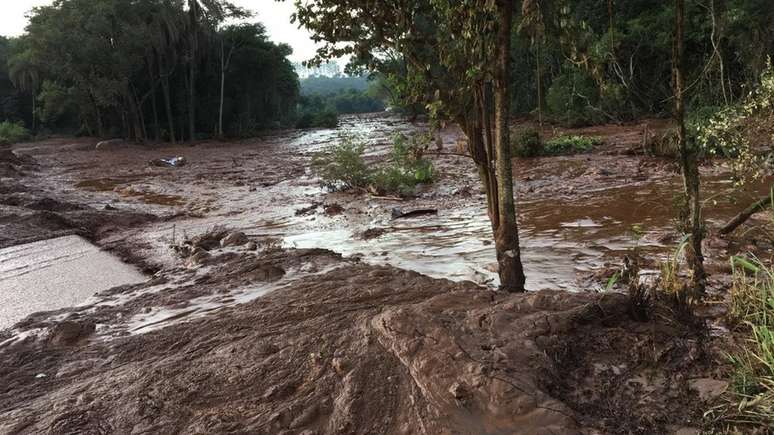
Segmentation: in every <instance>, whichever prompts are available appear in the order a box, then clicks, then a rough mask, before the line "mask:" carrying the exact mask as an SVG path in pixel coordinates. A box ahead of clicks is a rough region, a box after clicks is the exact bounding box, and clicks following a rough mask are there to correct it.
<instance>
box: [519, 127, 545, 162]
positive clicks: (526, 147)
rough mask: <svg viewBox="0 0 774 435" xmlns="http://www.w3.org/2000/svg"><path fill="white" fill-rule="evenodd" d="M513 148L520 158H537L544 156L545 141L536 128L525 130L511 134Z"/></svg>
mask: <svg viewBox="0 0 774 435" xmlns="http://www.w3.org/2000/svg"><path fill="white" fill-rule="evenodd" d="M511 148H512V150H513V154H514V155H515V156H518V157H522V158H524V157H537V156H541V155H543V154H544V151H545V150H544V149H543V139H542V137H541V136H540V132H539V131H538V130H537V129H535V128H524V129H521V130H519V131H517V132H515V134H511Z"/></svg>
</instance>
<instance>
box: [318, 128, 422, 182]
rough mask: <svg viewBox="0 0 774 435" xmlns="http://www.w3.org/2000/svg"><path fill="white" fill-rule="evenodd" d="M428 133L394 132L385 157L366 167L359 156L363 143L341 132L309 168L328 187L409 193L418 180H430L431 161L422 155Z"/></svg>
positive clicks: (361, 153)
mask: <svg viewBox="0 0 774 435" xmlns="http://www.w3.org/2000/svg"><path fill="white" fill-rule="evenodd" d="M429 144H430V137H429V135H416V136H413V137H410V138H408V137H406V136H403V135H396V136H395V137H394V138H393V145H392V149H391V151H390V154H389V155H388V157H387V159H386V160H385V161H384V162H382V163H381V164H379V165H375V166H374V167H369V165H368V164H366V162H365V160H364V159H363V152H364V150H365V144H363V143H362V142H360V141H357V140H355V139H354V138H352V137H347V136H344V137H342V138H340V139H339V141H338V142H337V143H334V144H332V145H330V146H328V147H327V148H325V149H324V150H322V151H321V152H319V153H316V154H315V155H314V156H313V158H312V170H313V171H314V173H315V175H317V176H318V177H320V179H321V182H322V185H323V187H326V188H328V189H331V190H345V189H352V188H360V189H368V190H370V191H371V192H373V193H376V194H379V195H388V194H398V195H411V194H412V193H413V192H414V188H415V187H416V186H417V185H418V184H421V183H430V182H432V181H433V176H434V168H433V164H432V163H431V162H430V161H429V160H427V159H426V158H424V157H423V153H424V152H425V150H427V147H428V146H429Z"/></svg>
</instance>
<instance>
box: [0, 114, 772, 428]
mask: <svg viewBox="0 0 774 435" xmlns="http://www.w3.org/2000/svg"><path fill="white" fill-rule="evenodd" d="M652 123H653V125H656V126H658V125H661V124H663V123H659V122H657V121H654V122H652ZM654 128H655V127H654ZM426 129H427V126H426V125H424V124H421V123H416V124H412V123H409V122H407V121H406V120H403V119H401V118H398V117H394V116H390V115H386V114H374V115H364V116H353V117H346V118H344V119H343V120H342V122H341V124H340V126H339V128H338V129H333V130H309V131H281V132H275V133H272V134H267V135H265V136H264V137H260V138H255V139H250V140H244V141H234V142H201V143H196V144H193V145H177V146H172V145H168V144H165V145H154V144H146V145H135V144H125V143H124V144H122V143H115V144H113V145H111V147H109V148H103V149H99V150H97V149H95V147H94V141H93V140H90V139H86V138H83V139H71V138H56V139H51V140H48V141H42V142H34V143H30V144H24V145H18V146H16V147H15V148H14V152H15V153H16V155H29V156H30V157H29V158H25V159H24V160H23V161H22V160H21V159H20V158H19V161H14V163H13V165H12V166H11V169H12V170H13V173H9V175H10V176H9V177H7V178H4V179H3V184H2V190H0V212H2V215H1V216H0V247H1V248H4V249H3V250H0V286H2V289H3V292H2V293H0V298H6V299H0V302H2V305H3V309H5V310H6V311H2V309H0V322H5V323H0V385H3V388H0V433H171V432H175V433H225V432H233V433H260V434H264V433H265V434H278V433H282V434H306V435H309V434H322V433H417V434H435V433H492V434H500V433H529V434H533V433H567V434H578V433H588V434H591V433H637V434H649V433H682V434H687V433H697V431H698V430H699V429H700V428H702V424H703V423H702V418H703V417H702V415H703V412H704V411H705V410H706V409H708V407H709V406H711V405H712V404H713V403H714V402H713V401H716V400H718V397H720V395H721V394H723V392H724V391H725V389H726V388H727V386H728V382H727V381H725V380H723V379H724V378H723V376H724V371H723V364H724V363H723V362H722V361H727V359H724V358H725V357H724V355H725V353H724V352H725V351H726V349H727V348H726V347H724V346H723V343H725V340H726V339H727V334H726V332H727V331H726V330H725V329H723V326H722V325H721V324H720V320H718V319H720V318H721V317H722V315H723V313H722V312H715V311H713V313H714V314H712V316H708V317H713V318H707V319H701V320H699V321H698V322H699V323H701V322H704V321H712V322H715V323H716V324H717V327H716V328H715V329H713V330H714V331H715V332H717V334H706V333H704V332H702V331H705V329H702V328H699V327H697V326H696V324H695V323H691V322H685V323H681V322H676V321H674V316H673V315H672V314H671V313H670V312H669V310H668V307H662V306H660V305H658V306H656V307H655V308H654V309H655V310H656V311H655V312H656V313H657V315H655V316H654V318H653V319H651V320H650V321H649V322H637V321H634V320H633V317H632V316H631V311H630V304H629V299H628V297H627V296H625V295H624V294H621V293H619V292H617V291H616V290H623V288H619V289H615V288H614V289H612V291H603V290H604V289H603V287H605V285H606V281H607V279H608V278H609V277H610V276H611V275H612V273H613V272H614V271H616V270H619V269H620V266H621V264H622V261H623V257H624V256H626V255H630V256H632V255H635V253H634V252H635V250H636V252H637V254H636V255H638V256H639V257H641V264H640V266H641V270H640V273H641V277H642V279H654V278H655V275H656V273H657V272H656V271H657V269H658V267H659V261H662V260H663V259H665V258H666V256H667V255H669V254H670V253H671V252H672V251H673V250H674V247H675V245H676V243H677V242H678V240H677V239H678V232H677V231H676V230H675V224H674V217H675V216H674V213H673V210H674V207H673V206H672V204H673V203H674V201H676V200H677V198H676V197H675V192H678V191H679V190H680V184H679V183H680V177H679V174H678V173H677V172H676V170H675V166H674V165H673V163H672V162H670V161H669V160H666V159H659V158H654V157H649V156H646V155H642V154H641V153H639V152H638V147H639V146H640V144H641V143H642V138H641V135H640V132H641V131H643V129H642V126H640V125H628V126H627V125H624V126H605V127H596V128H594V129H586V130H578V131H575V133H580V134H588V135H595V136H599V137H602V138H603V139H604V143H603V144H602V145H599V146H598V147H597V148H596V149H594V150H593V151H592V152H591V153H589V154H583V155H573V156H563V157H551V158H535V159H515V160H514V177H515V181H516V186H517V199H518V201H517V202H518V215H519V217H518V219H519V226H520V237H521V241H522V246H523V252H522V255H523V261H524V264H525V267H526V274H527V276H528V282H527V287H528V288H529V289H530V290H531V291H530V292H527V293H526V294H503V293H501V292H495V291H493V290H494V289H496V287H497V286H498V281H497V274H496V268H495V267H496V262H495V252H494V247H493V246H492V245H491V239H492V236H491V227H490V224H489V221H488V219H487V216H486V213H485V211H484V206H483V204H484V202H485V198H484V194H483V192H482V191H481V188H480V184H479V181H478V178H477V176H476V172H475V168H474V165H473V163H472V161H470V160H469V159H468V158H466V157H464V156H459V155H456V154H454V151H455V150H456V144H457V142H458V141H460V139H461V135H460V133H459V131H458V130H456V129H454V128H449V129H446V130H444V131H443V133H442V134H443V139H444V146H445V151H444V152H442V153H434V154H431V155H430V156H429V157H430V158H431V159H432V161H433V163H434V165H435V168H436V172H437V174H438V177H437V180H436V181H435V182H434V183H433V184H430V185H425V186H419V188H418V189H417V192H416V196H414V197H410V198H403V199H400V198H389V197H387V198H385V197H374V196H371V195H368V194H365V193H362V192H328V191H326V190H324V189H322V188H321V187H320V184H319V180H318V179H316V178H315V176H314V174H313V173H312V172H311V171H310V168H309V166H310V161H311V157H312V155H313V153H315V152H317V151H319V150H321V149H323V148H324V147H325V146H326V145H327V144H330V143H331V142H333V141H336V140H338V137H339V136H340V135H342V134H349V135H355V136H358V137H361V138H362V139H363V140H364V141H365V142H366V143H367V150H366V159H367V160H368V161H377V160H379V159H382V158H384V156H385V155H386V153H387V152H388V151H389V147H390V144H391V139H390V138H391V136H392V135H394V134H397V133H403V134H410V133H413V132H418V131H424V130H426ZM170 157H182V158H183V159H179V160H176V161H185V162H186V164H185V165H182V166H176V167H164V166H159V165H157V164H153V162H158V161H161V159H169V158H170ZM14 158H16V157H14ZM713 168H714V169H708V168H703V169H702V181H703V185H702V189H703V195H704V197H703V200H704V202H705V204H706V205H707V206H706V213H705V218H706V219H707V222H708V226H709V227H710V228H716V227H717V226H718V225H719V224H721V223H723V222H725V221H726V220H727V219H728V218H730V217H732V216H733V215H735V214H736V213H738V212H739V211H740V210H741V209H743V208H744V207H745V206H746V205H748V203H747V201H746V198H745V195H746V196H749V197H750V198H754V197H757V196H758V195H760V194H762V193H763V192H765V191H767V189H768V188H769V187H770V185H771V181H772V180H771V179H768V180H765V182H764V183H762V184H760V185H752V186H747V192H746V193H745V195H743V196H742V197H740V195H739V193H738V191H736V192H735V194H734V195H733V196H732V192H734V188H733V186H732V185H731V184H730V182H729V181H728V180H729V176H728V175H729V170H728V169H727V168H725V167H724V166H723V164H722V163H721V164H719V165H713ZM733 198H736V199H733ZM412 210H432V212H430V213H415V214H412V213H411V211H412ZM406 213H408V215H407V216H406V217H402V216H403V215H405V214H406ZM396 216H397V218H396ZM750 224H751V225H753V226H755V225H762V226H766V225H770V221H769V220H767V218H761V217H755V218H753V220H752V221H751V223H750ZM771 250H772V245H771V241H770V240H768V239H766V238H765V237H753V236H745V237H739V238H734V239H728V240H726V239H719V238H716V237H710V238H709V240H708V241H707V248H706V255H707V258H708V259H710V260H709V261H708V270H709V271H710V273H711V280H710V283H709V287H710V294H711V295H712V297H715V298H719V299H722V293H721V292H722V291H723V290H724V289H726V288H727V287H728V276H729V275H728V273H729V271H728V266H727V258H728V256H729V255H730V254H731V253H734V252H739V251H753V252H757V253H766V252H768V253H770V252H771ZM119 260H120V261H119ZM128 264H131V265H132V266H128ZM6 302H8V303H6ZM6 307H7V308H6ZM43 310H50V311H43ZM716 311H717V310H716ZM22 317H23V318H22ZM14 322H15V323H14ZM3 328H4V329H3ZM675 409H681V410H682V412H681V413H675V412H674V410H675Z"/></svg>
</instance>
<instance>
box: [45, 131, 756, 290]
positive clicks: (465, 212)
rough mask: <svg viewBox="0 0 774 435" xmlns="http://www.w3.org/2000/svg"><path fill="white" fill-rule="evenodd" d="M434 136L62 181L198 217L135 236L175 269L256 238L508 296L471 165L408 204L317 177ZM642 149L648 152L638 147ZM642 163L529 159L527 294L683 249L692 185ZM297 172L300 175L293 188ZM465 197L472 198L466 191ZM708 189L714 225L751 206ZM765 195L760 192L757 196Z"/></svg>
mask: <svg viewBox="0 0 774 435" xmlns="http://www.w3.org/2000/svg"><path fill="white" fill-rule="evenodd" d="M424 128H425V126H424V125H421V124H410V123H408V122H406V121H404V120H401V119H399V118H395V117H388V116H366V117H348V118H344V119H343V121H342V123H341V126H340V127H339V128H338V129H320V130H310V131H290V132H279V133H276V134H272V135H269V136H267V137H264V138H262V139H259V140H256V141H254V142H249V143H246V144H236V145H235V144H211V145H203V146H198V147H196V148H179V149H177V148H176V149H163V150H159V151H147V150H128V151H126V152H123V151H115V152H111V154H100V158H101V162H100V163H99V164H103V163H102V162H105V163H104V164H109V165H110V166H109V167H106V168H103V169H99V168H97V169H98V170H91V169H88V168H87V166H86V165H84V164H83V162H80V161H79V162H77V163H76V164H74V165H73V167H74V168H76V169H77V170H78V171H82V172H83V175H81V176H79V177H74V176H73V171H72V170H70V169H65V170H63V171H62V172H61V175H59V174H58V176H61V177H63V178H62V179H61V180H62V181H69V182H71V185H73V186H74V187H75V188H76V189H78V190H79V191H81V192H96V193H97V194H99V195H102V196H103V197H104V198H111V199H110V200H111V201H115V200H119V199H120V200H121V201H130V202H129V204H132V202H131V201H135V203H136V201H141V202H144V204H145V206H148V207H152V206H157V205H161V206H166V207H170V208H174V209H175V211H179V210H180V209H185V210H187V211H188V212H190V213H191V215H195V217H190V218H182V219H176V220H175V221H174V222H172V223H164V224H160V225H155V226H152V227H151V228H144V229H143V230H142V231H141V232H140V234H138V235H136V237H137V239H139V242H140V245H142V246H146V247H147V248H146V249H147V252H145V256H146V257H148V258H151V259H153V260H154V261H159V262H161V263H162V264H163V263H167V264H170V265H171V264H174V262H175V261H176V259H175V258H174V257H173V254H172V252H171V250H170V249H169V248H168V245H169V243H170V242H172V241H173V238H175V237H177V238H179V237H182V236H184V235H195V234H198V233H201V232H203V231H206V230H207V229H209V228H211V227H213V226H215V225H223V226H227V227H231V228H234V229H240V230H243V231H245V232H246V233H248V235H250V236H256V237H266V236H269V237H276V238H278V239H280V240H281V242H282V244H283V245H285V246H291V247H292V246H295V247H302V248H311V247H314V248H325V249H330V250H333V251H336V252H339V253H342V254H344V255H346V256H361V257H362V258H363V260H364V261H367V262H371V263H377V264H383V263H388V264H392V265H395V266H398V267H402V268H407V269H412V270H416V271H418V272H421V273H424V274H427V275H430V276H433V277H442V278H449V279H453V280H463V279H468V280H474V281H476V282H479V283H482V284H484V283H486V284H491V285H497V276H496V273H495V272H494V271H495V270H496V264H495V254H494V248H493V246H492V245H491V244H490V241H491V229H490V226H489V222H488V219H487V216H486V213H485V211H484V208H483V204H484V202H485V200H484V197H483V195H481V194H480V192H479V190H480V189H479V187H478V186H479V185H478V180H477V177H476V176H475V168H474V167H473V165H472V163H471V162H470V161H469V160H466V159H459V158H456V157H438V156H434V157H433V159H434V163H435V165H436V167H437V169H438V171H437V172H438V173H439V176H440V179H439V180H438V182H437V183H436V184H435V185H433V186H430V187H428V188H427V189H424V190H423V191H422V193H421V194H420V196H419V198H417V199H414V200H411V201H404V202H391V201H387V200H383V199H374V198H367V197H365V196H364V195H360V194H357V195H346V194H329V193H327V192H325V191H324V190H323V189H321V188H320V187H319V183H318V181H317V180H316V179H315V178H314V176H313V175H312V174H311V171H310V170H309V164H308V163H309V158H310V155H311V154H312V153H313V152H315V151H319V150H320V149H321V148H322V147H324V146H325V145H327V144H330V143H331V142H333V141H336V140H337V139H338V137H339V135H341V134H349V135H354V136H357V137H359V138H361V139H364V140H365V141H366V142H367V144H368V147H367V150H366V158H368V159H372V158H374V157H375V156H378V155H380V154H384V153H386V152H387V150H388V147H389V143H390V137H391V136H392V135H393V134H395V133H410V132H412V131H417V130H419V129H424ZM640 130H641V129H638V128H637V127H632V131H640ZM458 135H459V134H458V133H455V132H454V131H447V132H445V134H444V136H445V139H446V147H447V149H451V148H453V144H454V142H455V141H456V140H457V138H458ZM619 136H620V137H624V136H626V135H620V134H619V135H618V136H615V137H611V138H610V140H612V141H614V142H615V143H612V144H610V145H611V148H615V147H620V146H622V144H620V143H618V142H620V141H621V140H622V139H620V138H618V137H619ZM626 137H628V136H626ZM631 140H632V141H633V142H634V143H637V138H636V137H635V138H634V139H631ZM623 145H625V144H623ZM154 153H156V154H154ZM161 153H163V154H161ZM173 153H180V155H183V156H184V157H186V158H187V159H188V161H189V162H190V163H189V165H187V166H186V167H183V168H177V169H168V170H167V169H164V170H161V169H157V168H148V167H147V161H148V160H150V159H152V158H157V157H162V156H168V155H173ZM643 160H644V159H643V158H642V157H639V156H627V155H614V156H612V155H606V154H602V153H599V154H592V155H586V156H568V157H558V158H541V159H528V160H517V161H516V163H515V170H514V173H515V174H516V176H517V178H519V179H518V180H517V181H518V183H517V185H518V186H519V193H518V203H519V223H520V230H521V231H520V236H521V242H522V245H523V254H522V255H523V259H524V264H525V268H526V272H527V276H528V282H527V287H528V288H530V289H541V288H562V289H567V290H576V289H582V288H588V287H589V285H590V283H589V281H588V280H587V277H588V275H589V274H590V272H592V271H594V270H597V269H598V268H599V267H600V266H602V265H604V264H605V263H620V261H621V257H622V254H623V253H625V252H626V251H627V250H628V249H630V248H632V247H634V246H639V247H640V248H641V249H642V250H643V251H644V252H646V253H648V254H650V255H652V256H664V255H665V254H666V253H667V252H668V251H670V250H671V247H672V246H673V245H674V242H675V241H674V237H673V235H674V223H673V218H674V213H673V210H674V208H673V207H672V204H673V196H674V192H678V191H680V180H679V177H678V176H677V175H675V174H674V173H670V172H668V171H666V170H664V169H663V168H662V167H658V166H657V169H655V170H651V169H649V168H647V167H646V168H645V169H642V170H641V168H640V167H639V166H640V163H642V161H643ZM651 160H652V159H651ZM651 163H652V162H651ZM291 166H292V167H295V168H296V169H295V170H294V171H295V172H294V175H292V176H288V175H287V172H288V171H287V168H288V167H291ZM661 166H663V164H661ZM63 184H64V183H63ZM462 189H468V190H469V191H471V193H470V195H460V194H457V193H455V192H458V191H460V190H462ZM702 189H703V192H704V193H703V195H704V197H705V198H707V202H706V204H705V205H706V206H707V208H706V216H705V217H706V218H707V219H708V220H709V221H710V223H712V224H717V223H719V222H722V221H725V220H726V219H728V218H729V217H731V216H733V215H734V214H735V213H736V212H738V211H739V210H741V209H742V208H743V207H744V205H745V202H746V199H745V198H742V199H740V201H739V202H738V203H735V202H733V201H730V200H729V192H730V191H732V190H733V189H732V187H731V186H730V184H729V183H728V182H727V176H726V175H723V174H716V173H709V174H707V176H706V177H705V179H704V181H703V186H702ZM756 189H757V190H761V187H760V186H759V187H755V188H753V189H752V190H753V191H756ZM763 189H765V187H763ZM754 194H755V192H753V193H752V194H751V195H754ZM116 197H118V198H119V199H116ZM93 198H94V197H92V198H91V199H89V200H90V201H93V203H94V204H101V203H102V202H103V201H104V199H102V197H98V198H99V200H98V201H94V199H93ZM322 202H326V203H333V202H335V203H337V204H339V205H341V206H343V208H344V209H345V211H344V213H343V214H342V215H337V216H329V215H327V214H325V213H324V212H323V208H322V206H321V207H318V208H317V209H316V210H314V211H313V212H312V213H310V214H308V215H297V214H296V212H297V211H298V210H299V209H302V208H305V207H308V206H310V205H314V204H319V203H322ZM120 205H121V204H119V206H120ZM392 207H403V208H412V207H434V208H437V209H438V215H437V216H424V217H421V218H416V219H406V220H391V219H390V210H391V208H392ZM152 211H155V209H154V210H152ZM635 226H636V231H635V230H633V227H635ZM374 228H376V229H381V230H383V234H382V235H381V236H379V237H376V238H373V239H370V240H365V239H363V238H362V237H360V235H361V234H362V233H363V232H364V231H365V230H368V229H374ZM670 235H672V237H670ZM595 285H598V283H596V284H595Z"/></svg>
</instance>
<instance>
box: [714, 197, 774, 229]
mask: <svg viewBox="0 0 774 435" xmlns="http://www.w3.org/2000/svg"><path fill="white" fill-rule="evenodd" d="M766 207H774V194H772V195H767V196H764V197H763V198H761V199H759V200H757V201H755V202H754V203H752V204H751V205H750V206H749V207H747V208H746V209H744V210H743V211H742V212H741V213H739V214H738V215H736V216H734V218H733V219H731V220H730V221H728V223H727V224H725V225H723V227H722V228H721V229H720V231H718V232H719V233H720V234H729V233H731V232H732V231H734V230H735V229H736V228H737V227H738V226H739V225H742V224H743V223H744V222H745V221H746V220H747V219H750V216H752V215H754V214H755V213H758V212H761V211H763V210H765V209H766Z"/></svg>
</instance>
